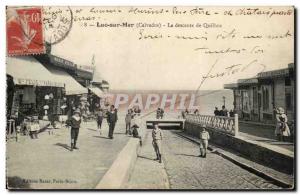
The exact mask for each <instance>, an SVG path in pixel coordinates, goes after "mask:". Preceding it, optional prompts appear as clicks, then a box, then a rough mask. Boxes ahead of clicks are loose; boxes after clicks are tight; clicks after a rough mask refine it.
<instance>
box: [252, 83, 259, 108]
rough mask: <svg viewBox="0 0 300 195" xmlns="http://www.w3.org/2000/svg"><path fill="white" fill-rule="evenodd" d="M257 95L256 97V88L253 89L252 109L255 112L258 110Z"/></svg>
mask: <svg viewBox="0 0 300 195" xmlns="http://www.w3.org/2000/svg"><path fill="white" fill-rule="evenodd" d="M257 99H258V95H257V88H256V87H253V108H254V110H256V109H257V108H258V101H257Z"/></svg>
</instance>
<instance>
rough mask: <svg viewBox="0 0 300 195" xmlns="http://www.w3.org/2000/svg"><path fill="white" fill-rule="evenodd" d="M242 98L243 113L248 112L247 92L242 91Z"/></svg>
mask: <svg viewBox="0 0 300 195" xmlns="http://www.w3.org/2000/svg"><path fill="white" fill-rule="evenodd" d="M242 96H243V103H242V104H243V111H249V106H250V105H249V104H250V102H249V100H250V99H249V94H248V91H242Z"/></svg>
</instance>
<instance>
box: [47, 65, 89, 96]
mask: <svg viewBox="0 0 300 195" xmlns="http://www.w3.org/2000/svg"><path fill="white" fill-rule="evenodd" d="M47 69H48V70H49V71H50V72H51V73H52V74H53V75H54V77H55V79H56V81H59V82H63V83H65V90H66V95H78V94H85V93H88V90H87V88H85V87H83V86H82V85H80V84H79V83H78V82H77V81H76V80H75V79H74V78H73V77H72V76H71V75H69V74H68V73H67V72H65V71H63V70H59V69H57V68H55V67H50V66H49V67H48V66H47Z"/></svg>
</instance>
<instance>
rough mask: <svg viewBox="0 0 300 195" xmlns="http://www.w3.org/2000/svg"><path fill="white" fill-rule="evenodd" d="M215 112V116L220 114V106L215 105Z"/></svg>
mask: <svg viewBox="0 0 300 195" xmlns="http://www.w3.org/2000/svg"><path fill="white" fill-rule="evenodd" d="M214 114H215V116H220V111H219V109H218V107H215V111H214Z"/></svg>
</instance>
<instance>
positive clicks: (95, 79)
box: [92, 70, 103, 83]
mask: <svg viewBox="0 0 300 195" xmlns="http://www.w3.org/2000/svg"><path fill="white" fill-rule="evenodd" d="M102 82H103V78H102V76H101V74H100V73H99V72H98V71H96V70H95V71H94V74H93V80H92V83H102Z"/></svg>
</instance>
